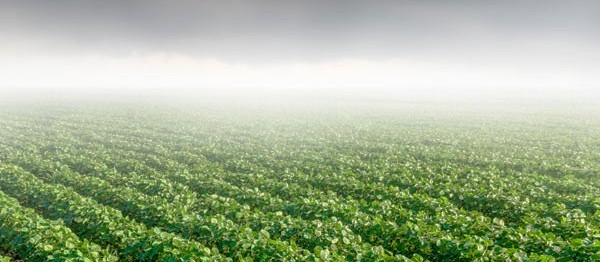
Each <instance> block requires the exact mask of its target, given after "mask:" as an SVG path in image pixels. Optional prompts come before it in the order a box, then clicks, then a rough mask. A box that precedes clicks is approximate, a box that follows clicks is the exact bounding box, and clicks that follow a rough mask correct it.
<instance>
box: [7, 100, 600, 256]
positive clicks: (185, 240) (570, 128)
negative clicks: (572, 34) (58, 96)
mask: <svg viewBox="0 0 600 262" xmlns="http://www.w3.org/2000/svg"><path fill="white" fill-rule="evenodd" d="M451 108H452V109H451V110H448V109H447V108H444V107H436V106H424V105H420V104H409V105H401V106H399V105H387V104H386V105H381V104H379V106H369V105H365V104H356V105H330V106H328V107H323V108H294V107H293V106H287V107H286V106H284V105H280V106H274V107H271V108H261V107H259V106H253V105H238V106H232V105H229V106H228V105H216V104H215V105H211V106H207V105H190V104H186V105H180V106H174V105H170V106H166V105H162V104H160V103H134V102H123V101H120V102H119V101H115V102H112V103H109V102H90V103H49V104H18V105H17V104H3V105H0V203H1V204H0V261H600V114H598V111H593V110H592V111H590V110H588V111H586V110H579V111H576V110H575V111H571V110H563V109H552V110H528V108H525V109H510V110H504V111H502V110H499V109H495V108H493V107H481V108H475V109H473V108H467V107H460V106H456V107H451ZM529 109H530V108H529Z"/></svg>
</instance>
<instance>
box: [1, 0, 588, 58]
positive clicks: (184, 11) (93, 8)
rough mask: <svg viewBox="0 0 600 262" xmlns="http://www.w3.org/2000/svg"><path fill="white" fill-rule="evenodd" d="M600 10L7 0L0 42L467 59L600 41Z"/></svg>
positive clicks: (267, 0) (79, 48)
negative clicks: (529, 47)
mask: <svg viewBox="0 0 600 262" xmlns="http://www.w3.org/2000/svg"><path fill="white" fill-rule="evenodd" d="M599 10H600V2H599V1H553V0H546V1H544V0H537V1H465V0H463V1H356V0H338V1H333V0H332V1H326V0H320V1H317V0H305V1H300V0H298V1H282V0H251V1H248V0H246V1H235V0H211V1H191V0H175V1H167V0H163V1H158V0H145V1H142V0H104V1H93V0H70V1H67V0H54V1H47V0H1V1H0V32H2V34H3V35H4V36H0V40H2V37H4V38H10V39H13V40H14V39H17V40H19V43H23V42H28V41H29V42H33V43H29V44H30V45H31V46H32V48H35V49H39V50H43V51H54V52H90V53H106V54H119V53H128V52H131V51H166V52H179V53H184V54H188V55H193V56H202V57H214V58H217V59H226V60H261V59H262V60H284V61H287V60H298V59H300V60H302V59H328V58H340V57H341V58H344V57H384V58H389V57H406V56H408V57H410V56H413V55H415V54H419V55H426V54H430V53H433V54H435V55H438V56H440V55H444V54H446V55H459V56H462V55H467V54H469V53H471V52H480V53H482V54H485V53H498V52H499V50H502V49H503V48H504V49H507V48H508V49H510V50H517V51H518V49H519V48H520V47H522V45H521V44H522V43H523V42H526V43H529V44H530V43H537V42H540V43H541V42H543V43H553V42H556V43H559V42H560V43H563V42H567V43H571V44H572V45H586V46H591V47H595V48H597V47H600V45H599V44H598V32H599V30H600V25H599V22H600V21H599V20H598V17H599V16H600V11H599ZM35 42H39V43H38V44H36V43H35ZM4 45H5V46H6V45H7V44H6V42H5V44H4ZM500 53H502V52H500Z"/></svg>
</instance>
